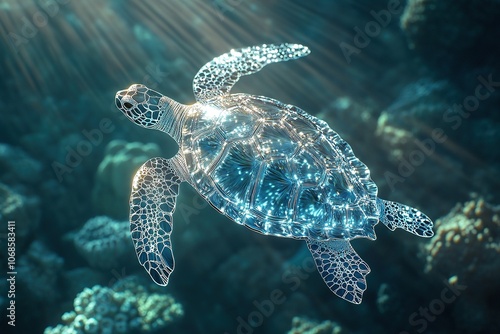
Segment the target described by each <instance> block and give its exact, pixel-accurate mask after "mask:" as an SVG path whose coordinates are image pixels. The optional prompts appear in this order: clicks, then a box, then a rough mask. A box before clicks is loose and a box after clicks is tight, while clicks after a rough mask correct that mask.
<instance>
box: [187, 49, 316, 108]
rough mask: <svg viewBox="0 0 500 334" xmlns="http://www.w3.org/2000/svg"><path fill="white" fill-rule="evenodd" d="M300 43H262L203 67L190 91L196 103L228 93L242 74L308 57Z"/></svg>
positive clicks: (307, 50)
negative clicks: (192, 92) (272, 64)
mask: <svg viewBox="0 0 500 334" xmlns="http://www.w3.org/2000/svg"><path fill="white" fill-rule="evenodd" d="M309 52H310V51H309V49H308V48H307V47H306V46H303V45H300V44H289V43H284V44H279V45H274V44H268V45H266V44H264V45H259V46H252V47H248V48H243V49H237V50H231V51H230V52H228V53H225V54H223V55H222V56H219V57H217V58H214V59H213V60H212V61H211V62H209V63H207V64H205V65H204V66H203V67H202V68H201V69H200V70H199V71H198V73H197V74H196V76H195V77H194V81H193V91H194V95H195V97H196V100H197V101H198V102H203V101H207V100H210V99H212V98H214V97H217V96H223V95H227V94H229V91H230V90H231V88H232V87H233V85H234V84H235V83H236V82H237V81H238V80H239V78H240V77H241V76H242V75H248V74H252V73H255V72H257V71H260V70H261V69H262V67H264V66H265V65H267V64H270V63H276V62H280V61H287V60H291V59H297V58H300V57H303V56H306V55H308V54H309Z"/></svg>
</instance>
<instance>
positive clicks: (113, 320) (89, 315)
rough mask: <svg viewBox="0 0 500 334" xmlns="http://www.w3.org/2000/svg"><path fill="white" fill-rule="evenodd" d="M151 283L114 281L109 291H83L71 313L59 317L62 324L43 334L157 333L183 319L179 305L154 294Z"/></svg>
mask: <svg viewBox="0 0 500 334" xmlns="http://www.w3.org/2000/svg"><path fill="white" fill-rule="evenodd" d="M157 289H158V287H157V286H154V285H153V284H152V283H146V284H143V283H141V282H140V280H139V279H137V278H136V277H128V278H125V279H123V280H120V281H118V282H116V283H115V284H114V285H113V286H112V287H111V288H109V287H103V286H100V285H96V286H94V287H92V288H85V289H84V290H83V291H82V292H80V293H79V294H78V295H77V296H76V298H75V300H74V302H73V306H74V310H73V311H71V312H67V313H64V314H63V315H62V317H61V319H62V321H63V322H64V325H62V324H60V325H57V326H56V327H48V328H46V329H45V332H44V333H45V334H68V333H75V334H76V333H79V334H86V333H100V334H114V333H138V332H140V333H146V332H152V331H158V330H160V329H162V328H164V327H166V326H168V324H170V323H172V322H173V321H174V320H176V319H178V318H180V317H182V316H183V314H184V311H183V309H182V306H181V305H180V304H179V303H177V302H176V301H175V300H174V298H173V297H172V296H170V295H164V294H160V293H157V292H155V291H156V290H157Z"/></svg>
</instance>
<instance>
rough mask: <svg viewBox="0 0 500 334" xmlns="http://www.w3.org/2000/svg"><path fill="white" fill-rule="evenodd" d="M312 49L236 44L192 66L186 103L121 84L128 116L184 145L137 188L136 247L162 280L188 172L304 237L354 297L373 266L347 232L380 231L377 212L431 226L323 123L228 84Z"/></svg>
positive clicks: (424, 228) (207, 194) (120, 99)
mask: <svg viewBox="0 0 500 334" xmlns="http://www.w3.org/2000/svg"><path fill="white" fill-rule="evenodd" d="M309 52H310V51H309V49H308V48H307V47H305V46H302V45H299V44H280V45H261V46H254V47H248V48H243V49H238V50H232V51H230V52H228V53H226V54H224V55H222V56H219V57H217V58H215V59H213V60H212V61H211V62H209V63H207V64H206V65H205V66H203V67H202V68H201V69H200V71H199V72H198V73H197V74H196V76H195V78H194V83H193V90H194V93H195V96H196V100H197V102H196V103H195V104H193V105H190V106H187V105H182V104H180V103H178V102H175V101H174V100H172V99H170V98H168V97H166V96H164V95H162V94H160V93H158V92H156V91H154V90H151V89H149V88H147V87H146V86H144V85H140V84H135V85H132V86H130V87H129V88H128V89H125V90H122V91H119V92H118V93H117V94H116V100H115V103H116V105H117V107H118V108H119V109H120V110H121V111H122V112H123V113H124V114H125V115H126V116H127V117H128V118H129V119H130V120H131V121H133V122H134V123H136V124H138V125H140V126H142V127H145V128H148V129H156V130H160V131H163V132H165V133H167V134H168V135H170V136H171V137H172V138H174V139H175V140H176V141H177V143H178V144H179V152H178V153H177V154H176V155H175V156H174V157H173V158H171V159H164V158H153V159H151V160H149V161H148V162H146V163H145V164H144V165H143V166H142V167H141V168H140V169H139V171H138V172H137V174H136V176H135V178H134V182H133V187H132V195H131V198H130V224H131V234H132V239H133V242H134V246H135V248H136V253H137V257H138V259H139V262H140V263H141V265H143V266H144V268H145V269H146V271H147V272H148V273H149V274H150V276H151V278H152V279H153V280H154V281H155V282H156V283H157V284H159V285H167V283H168V280H169V276H170V274H171V273H172V271H173V270H174V257H173V253H172V245H171V240H170V234H171V233H172V230H173V218H172V217H173V212H174V210H175V200H176V198H177V195H178V192H179V184H180V183H182V182H187V183H189V184H190V185H191V186H192V187H194V189H196V190H197V191H198V192H199V193H200V195H201V196H202V197H203V198H204V199H206V200H207V201H208V202H209V203H210V204H212V206H213V207H214V208H216V209H217V210H218V211H219V212H220V213H222V214H224V215H226V216H227V217H229V218H231V219H232V220H233V221H235V222H236V223H238V224H241V225H244V226H246V227H248V228H250V229H252V230H253V231H256V232H259V233H263V234H266V235H273V236H279V237H287V238H293V239H300V240H305V241H306V242H307V246H308V247H309V250H310V251H311V254H312V256H313V258H314V260H315V263H316V265H317V268H318V271H319V273H320V275H321V276H322V277H323V280H324V281H325V283H326V284H327V286H328V288H330V290H331V291H332V292H333V293H334V294H336V295H337V296H339V297H341V298H343V299H345V300H347V301H349V302H351V303H355V304H359V303H361V301H362V296H363V292H364V291H365V290H366V287H367V285H366V276H367V275H368V273H369V272H370V268H369V266H368V264H367V263H366V262H364V261H363V260H362V259H361V258H360V257H359V255H358V254H357V253H356V252H355V251H354V249H353V248H352V246H351V244H350V242H349V241H350V240H352V239H355V238H368V239H371V240H375V239H376V235H375V230H374V226H375V225H376V224H377V223H378V222H382V223H383V224H384V225H385V226H387V228H389V229H390V230H394V229H396V228H401V229H403V230H406V231H408V232H411V233H413V234H415V235H418V236H421V237H431V236H432V235H433V232H432V226H433V224H432V221H431V220H430V219H429V218H428V217H427V216H425V215H424V214H423V213H421V212H420V211H418V210H417V209H414V208H411V207H408V206H405V205H402V204H399V203H395V202H390V201H386V200H382V199H379V198H378V197H377V191H378V189H377V186H376V185H375V183H374V182H373V181H372V180H371V178H370V171H369V170H368V168H367V167H366V166H365V165H364V164H363V163H362V162H361V161H359V159H357V158H356V157H355V155H354V153H353V151H352V149H351V147H350V146H349V144H347V143H346V142H345V141H344V140H343V139H342V138H340V136H339V135H338V134H337V133H336V132H335V131H333V130H332V129H331V128H330V127H329V126H328V124H327V123H325V122H324V121H322V120H319V119H317V118H316V117H313V116H311V115H309V114H307V113H306V112H305V111H303V110H301V109H300V108H298V107H296V106H293V105H289V104H284V103H282V102H279V101H277V100H274V99H272V98H268V97H263V96H254V95H248V94H230V90H231V88H232V87H233V85H234V84H235V83H236V82H237V81H238V80H239V78H240V77H241V76H243V75H249V74H252V73H255V72H257V71H259V70H260V69H262V68H263V67H264V66H265V65H267V64H270V63H274V62H280V61H287V60H291V59H296V58H300V57H303V56H305V55H307V54H309Z"/></svg>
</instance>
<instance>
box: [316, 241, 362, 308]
mask: <svg viewBox="0 0 500 334" xmlns="http://www.w3.org/2000/svg"><path fill="white" fill-rule="evenodd" d="M307 246H308V247H309V250H310V251H311V254H312V256H313V258H314V262H316V267H317V268H318V271H319V273H320V274H321V277H323V280H324V281H325V283H326V285H327V286H328V288H330V290H331V291H332V292H333V293H334V294H336V295H337V296H339V297H340V298H342V299H345V300H347V301H348V302H351V303H353V304H360V303H361V300H362V298H363V292H364V291H365V290H366V275H368V274H369V273H370V267H368V264H367V263H366V262H365V261H363V259H361V258H360V257H359V255H358V254H357V253H356V252H355V251H354V249H353V248H352V246H351V244H350V242H349V241H348V240H343V239H333V240H329V241H315V240H310V239H309V240H307Z"/></svg>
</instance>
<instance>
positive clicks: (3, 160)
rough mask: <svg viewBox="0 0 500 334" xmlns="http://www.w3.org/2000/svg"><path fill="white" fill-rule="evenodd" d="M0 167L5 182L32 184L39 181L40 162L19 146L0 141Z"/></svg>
mask: <svg viewBox="0 0 500 334" xmlns="http://www.w3.org/2000/svg"><path fill="white" fill-rule="evenodd" d="M0 169H1V170H2V176H1V179H2V181H3V182H5V183H9V184H13V183H15V182H21V183H30V184H34V183H37V182H38V181H40V178H41V172H42V164H41V163H40V162H38V161H36V160H35V159H33V158H31V157H30V156H29V155H28V154H27V153H26V152H24V151H23V150H21V149H20V148H17V147H12V146H9V145H7V144H2V143H0Z"/></svg>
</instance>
